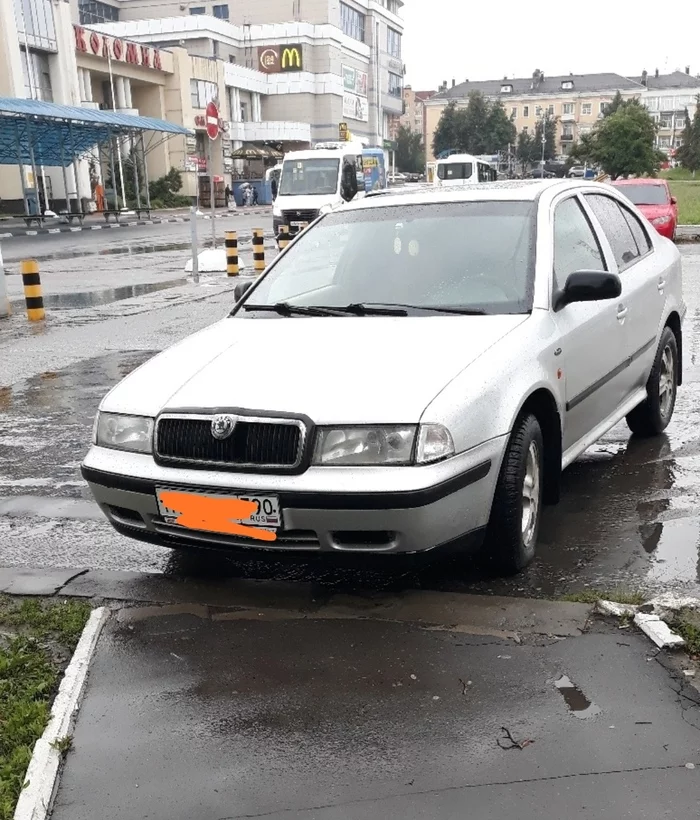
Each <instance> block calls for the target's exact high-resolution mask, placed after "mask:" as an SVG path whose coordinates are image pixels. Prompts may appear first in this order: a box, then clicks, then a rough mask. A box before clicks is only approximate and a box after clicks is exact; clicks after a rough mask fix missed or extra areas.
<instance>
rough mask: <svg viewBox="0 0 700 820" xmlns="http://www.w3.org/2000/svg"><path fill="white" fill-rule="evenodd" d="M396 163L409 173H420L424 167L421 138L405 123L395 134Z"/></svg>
mask: <svg viewBox="0 0 700 820" xmlns="http://www.w3.org/2000/svg"><path fill="white" fill-rule="evenodd" d="M396 165H397V166H398V168H399V170H401V171H406V172H407V173H409V174H418V173H421V172H422V171H423V169H424V167H425V153H424V151H423V138H422V137H421V135H420V134H416V133H414V132H413V131H411V129H410V128H407V127H406V126H405V125H402V126H401V127H400V128H399V130H398V133H397V135H396Z"/></svg>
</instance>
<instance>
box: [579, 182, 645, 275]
mask: <svg viewBox="0 0 700 820" xmlns="http://www.w3.org/2000/svg"><path fill="white" fill-rule="evenodd" d="M586 202H587V203H588V204H589V205H590V206H591V209H592V210H593V213H594V214H595V215H596V216H597V217H598V221H599V222H600V224H601V227H602V228H603V230H604V231H605V235H606V236H607V237H608V241H609V242H610V247H611V248H612V251H613V254H614V256H615V261H616V262H617V267H618V268H619V270H620V271H623V270H625V269H626V268H629V267H630V265H634V263H635V262H636V261H637V260H638V259H639V257H640V256H641V255H642V254H641V253H640V252H639V248H638V247H637V242H636V241H635V238H634V235H633V234H632V229H631V228H630V226H629V224H628V222H627V219H626V218H625V214H624V213H623V209H622V208H621V207H620V205H618V204H617V202H616V201H615V200H614V199H612V198H611V197H609V196H605V195H604V194H586Z"/></svg>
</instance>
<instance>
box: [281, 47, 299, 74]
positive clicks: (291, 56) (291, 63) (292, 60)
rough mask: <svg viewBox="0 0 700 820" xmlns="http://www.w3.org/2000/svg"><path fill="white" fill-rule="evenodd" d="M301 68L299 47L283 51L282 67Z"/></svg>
mask: <svg viewBox="0 0 700 820" xmlns="http://www.w3.org/2000/svg"><path fill="white" fill-rule="evenodd" d="M293 67H296V68H299V69H300V68H301V54H300V53H299V49H298V48H285V50H284V51H283V52H282V69H283V70H284V69H286V68H293Z"/></svg>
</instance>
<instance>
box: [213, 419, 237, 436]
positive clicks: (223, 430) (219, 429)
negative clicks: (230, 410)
mask: <svg viewBox="0 0 700 820" xmlns="http://www.w3.org/2000/svg"><path fill="white" fill-rule="evenodd" d="M235 426H236V419H235V418H234V416H227V415H223V414H220V415H218V416H214V418H213V419H212V420H211V434H212V436H214V438H215V439H217V440H218V441H223V440H224V439H226V438H228V437H229V436H230V435H231V433H233V428H234V427H235Z"/></svg>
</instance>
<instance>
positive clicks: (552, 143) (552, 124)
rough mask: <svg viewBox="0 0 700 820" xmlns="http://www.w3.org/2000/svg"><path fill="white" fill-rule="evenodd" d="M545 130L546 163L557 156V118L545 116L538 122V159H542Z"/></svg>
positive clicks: (536, 143)
mask: <svg viewBox="0 0 700 820" xmlns="http://www.w3.org/2000/svg"><path fill="white" fill-rule="evenodd" d="M543 129H544V140H545V142H544V158H545V160H546V161H549V160H552V159H554V157H556V155H557V118H556V117H553V116H552V115H551V114H549V113H548V114H545V116H544V118H543V119H541V120H538V121H537V125H536V126H535V140H534V141H535V149H536V151H537V159H538V160H541V159H542V131H543Z"/></svg>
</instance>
